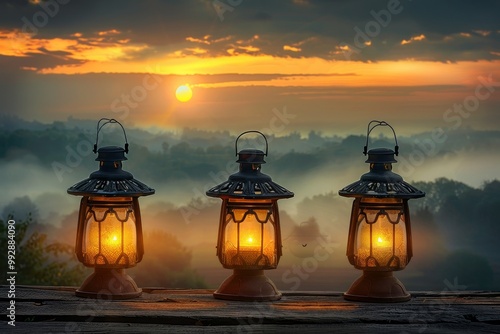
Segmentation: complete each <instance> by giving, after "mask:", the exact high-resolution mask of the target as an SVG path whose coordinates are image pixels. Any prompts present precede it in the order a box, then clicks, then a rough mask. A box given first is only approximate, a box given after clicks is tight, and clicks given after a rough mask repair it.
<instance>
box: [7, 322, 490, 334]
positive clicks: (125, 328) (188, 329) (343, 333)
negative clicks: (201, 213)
mask: <svg viewBox="0 0 500 334" xmlns="http://www.w3.org/2000/svg"><path fill="white" fill-rule="evenodd" d="M0 326H2V325H1V324H0ZM498 332H499V331H498V328H495V327H493V326H488V325H485V324H481V323H476V324H471V325H469V326H467V327H463V326H462V325H457V324H437V325H434V326H432V327H431V326H427V325H421V324H414V325H398V324H383V325H379V324H364V323H359V324H320V325H261V324H253V325H250V326H246V327H245V326H240V327H235V326H212V327H210V326H173V325H167V324H133V323H96V322H73V323H58V322H24V323H20V324H18V325H17V326H16V328H15V329H13V328H10V329H9V328H7V329H6V330H4V327H3V326H2V333H13V334H17V333H47V334H50V333H83V334H84V333H95V334H108V333H118V334H123V333H178V334H184V333H205V334H225V333H242V334H243V333H248V334H254V333H255V334H257V333H290V334H295V333H297V334H299V333H300V334H304V333H307V334H324V333H336V334H352V333H370V334H374V333H384V334H402V333H425V334H456V333H463V334H476V333H489V334H498Z"/></svg>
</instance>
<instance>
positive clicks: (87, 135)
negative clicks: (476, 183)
mask: <svg viewBox="0 0 500 334" xmlns="http://www.w3.org/2000/svg"><path fill="white" fill-rule="evenodd" d="M3 120H4V122H3V124H0V128H2V129H3V131H0V160H3V161H12V160H16V159H21V158H22V157H25V156H26V155H29V156H32V157H35V158H36V161H37V162H39V163H40V164H41V165H42V166H44V167H45V168H49V169H53V170H54V172H56V174H59V175H64V173H66V172H68V170H69V169H74V168H81V171H82V173H84V172H88V171H91V170H94V169H95V168H96V167H95V161H94V159H93V157H94V154H93V153H92V152H91V151H92V148H93V145H94V142H95V128H94V127H93V126H91V125H90V122H89V121H75V120H71V121H68V122H66V123H63V122H54V123H52V124H50V125H43V126H42V125H41V124H39V123H37V124H35V125H36V126H35V125H33V124H32V123H26V122H24V123H23V124H25V123H26V124H31V126H27V128H20V127H19V126H15V125H14V124H10V126H11V127H10V128H9V127H8V126H7V125H9V124H6V121H5V118H4V119H3ZM0 121H1V119H0ZM19 122H20V121H19ZM10 123H15V122H14V121H12V120H10ZM26 124H25V125H26ZM79 124H81V126H79ZM463 131H465V132H453V133H448V134H447V137H446V138H447V139H446V142H444V143H431V142H430V140H431V139H429V138H431V134H430V133H422V134H418V135H414V136H411V137H402V136H400V137H399V142H400V143H399V144H400V152H401V154H400V160H401V161H408V160H409V159H410V160H411V159H413V158H414V159H418V160H419V161H421V160H422V157H424V159H434V158H441V159H444V158H443V157H450V156H451V157H453V156H454V155H458V154H462V153H467V152H471V153H474V154H479V153H484V154H498V153H496V152H497V148H498V145H499V144H500V131H487V132H484V131H483V132H480V131H472V130H463ZM127 135H128V138H129V143H130V153H129V155H128V157H129V161H127V162H126V164H125V169H130V170H134V171H135V170H138V171H140V173H141V175H140V177H141V178H142V179H144V180H145V181H150V182H154V181H165V180H169V179H172V180H174V179H175V180H178V179H182V178H186V179H190V180H200V179H209V178H210V175H211V174H214V173H218V172H220V171H226V170H228V163H231V162H234V161H235V160H236V159H235V147H234V141H235V139H236V137H235V136H234V135H230V134H229V133H228V132H227V131H223V132H209V131H203V130H197V129H184V131H183V132H182V134H174V133H169V132H165V133H159V134H158V133H156V134H155V133H151V132H148V131H145V130H140V129H134V128H132V129H127ZM365 139H366V138H365V136H364V135H350V136H347V137H343V138H341V137H338V136H335V135H333V136H327V135H321V134H320V133H317V132H314V131H311V132H309V133H308V134H307V135H306V136H301V135H300V134H299V133H290V134H288V135H286V136H283V137H274V136H273V135H272V134H271V135H268V141H269V147H270V152H269V156H268V157H267V158H266V161H267V162H269V164H267V165H266V166H265V172H266V173H269V174H275V173H281V174H284V175H287V176H294V175H296V174H297V173H300V174H301V173H304V172H307V171H311V170H315V169H318V168H321V167H329V168H331V169H332V170H339V169H344V170H345V169H348V168H349V167H350V166H352V161H359V160H362V159H363V157H362V154H361V152H362V149H363V146H364V145H365ZM123 144H124V138H123V133H122V132H121V129H117V128H113V127H111V128H110V130H109V131H103V132H102V133H101V134H100V139H99V146H106V145H119V146H123ZM239 144H240V145H239V148H245V147H248V146H251V147H253V148H260V149H262V150H264V147H265V146H264V142H263V141H262V140H260V139H254V138H250V139H248V138H247V140H245V139H243V140H241V142H240V143H239ZM430 145H434V146H433V147H430ZM371 147H389V148H392V147H394V142H393V140H392V139H388V138H386V137H383V136H379V137H375V138H371V142H370V148H371ZM400 165H402V163H400ZM231 168H236V165H234V166H232V167H231Z"/></svg>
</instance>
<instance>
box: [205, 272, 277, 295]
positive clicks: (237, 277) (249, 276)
mask: <svg viewBox="0 0 500 334" xmlns="http://www.w3.org/2000/svg"><path fill="white" fill-rule="evenodd" d="M213 295H214V298H216V299H226V300H240V301H272V300H279V299H280V298H281V292H279V291H278V289H277V288H276V286H275V285H274V283H273V281H271V280H270V279H269V278H268V277H266V275H264V270H242V269H240V270H237V269H235V270H234V273H233V275H231V276H229V277H228V278H226V280H225V281H224V282H223V283H222V284H221V286H220V287H219V289H217V291H215V292H214V294H213Z"/></svg>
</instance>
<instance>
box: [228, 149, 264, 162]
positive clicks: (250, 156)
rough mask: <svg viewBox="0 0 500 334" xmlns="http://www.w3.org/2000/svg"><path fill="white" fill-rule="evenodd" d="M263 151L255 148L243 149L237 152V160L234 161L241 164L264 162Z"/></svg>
mask: <svg viewBox="0 0 500 334" xmlns="http://www.w3.org/2000/svg"><path fill="white" fill-rule="evenodd" d="M264 155H267V154H264V152H262V151H261V150H255V149H244V150H241V151H239V152H238V160H236V162H238V163H243V164H245V163H246V164H265V163H266V162H265V161H264Z"/></svg>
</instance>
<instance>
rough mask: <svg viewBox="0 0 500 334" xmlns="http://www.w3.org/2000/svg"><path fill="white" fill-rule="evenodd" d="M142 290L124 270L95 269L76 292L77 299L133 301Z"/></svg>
mask: <svg viewBox="0 0 500 334" xmlns="http://www.w3.org/2000/svg"><path fill="white" fill-rule="evenodd" d="M141 294H142V289H140V288H138V287H137V284H135V282H134V280H133V279H132V277H130V276H129V275H127V274H125V271H124V270H123V269H110V268H95V270H94V272H93V273H92V274H91V275H90V276H89V277H87V279H86V280H85V282H83V284H82V286H80V288H79V289H78V290H76V291H75V295H76V296H77V297H83V298H94V299H108V300H109V299H111V300H121V299H131V298H136V297H139V296H140V295H141Z"/></svg>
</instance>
